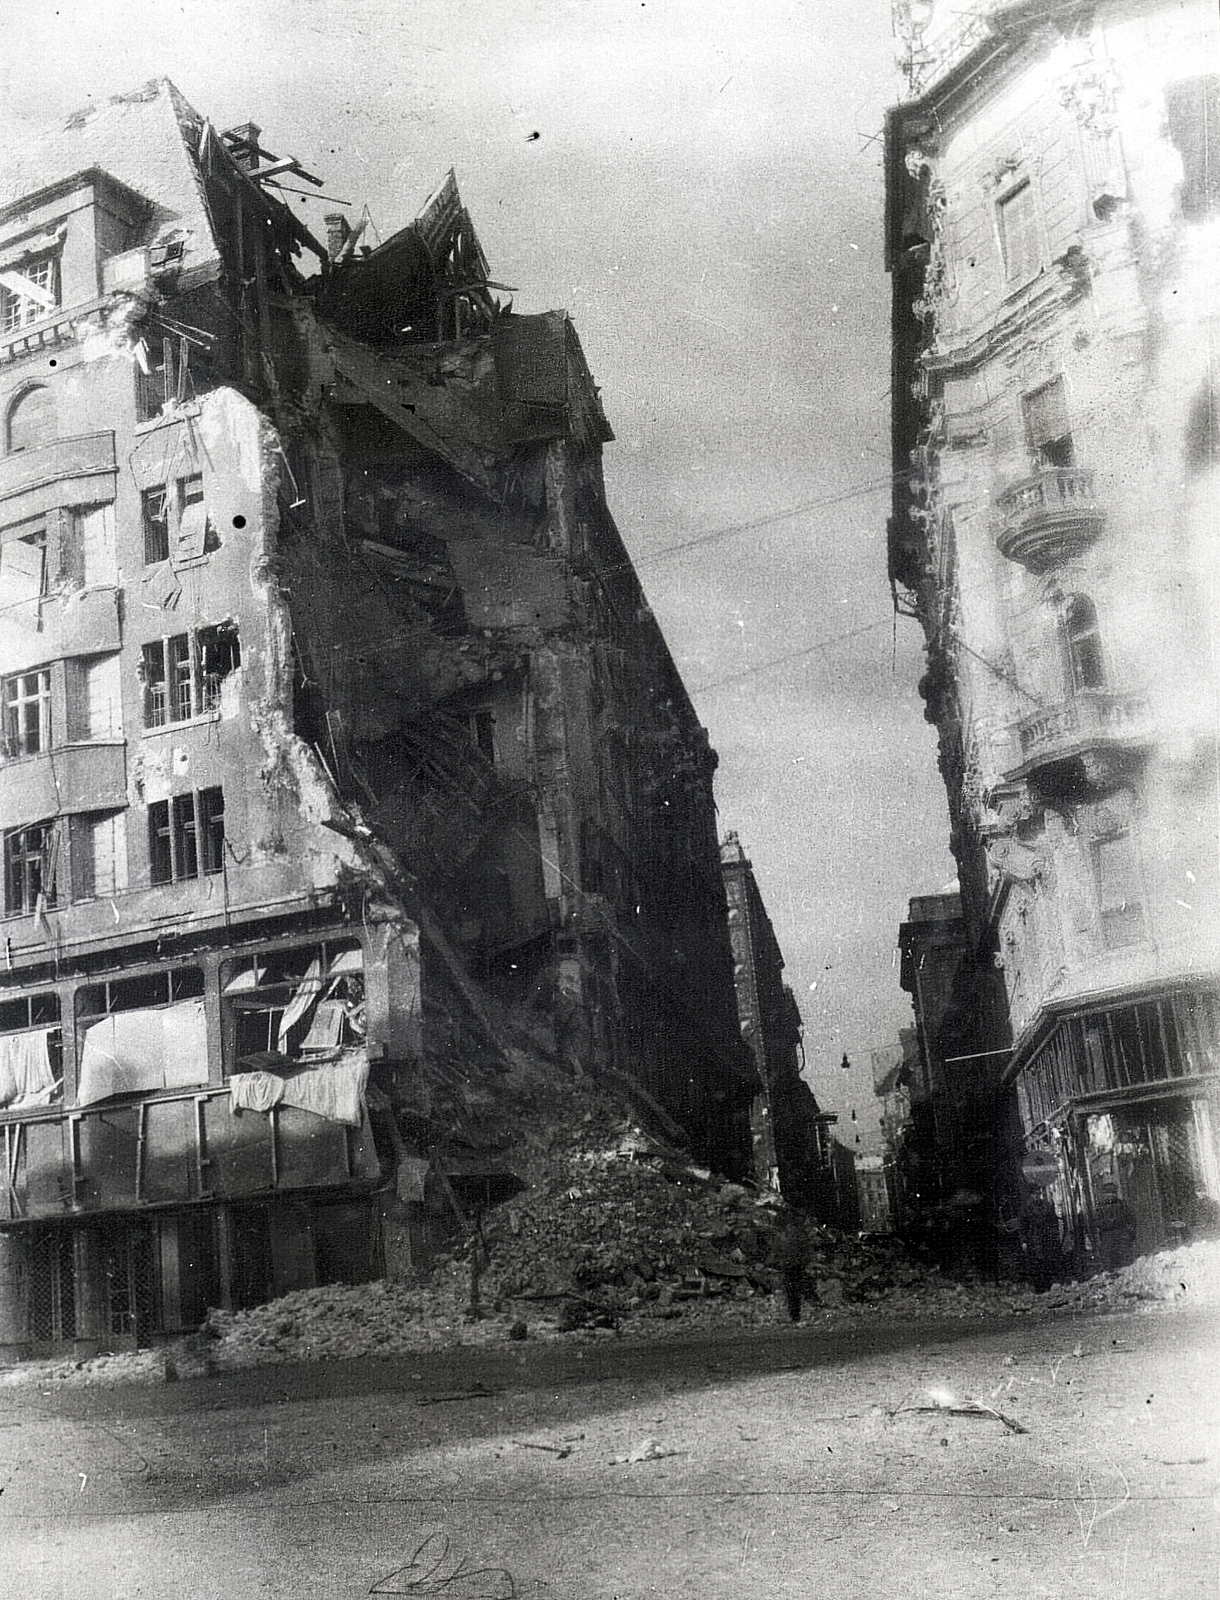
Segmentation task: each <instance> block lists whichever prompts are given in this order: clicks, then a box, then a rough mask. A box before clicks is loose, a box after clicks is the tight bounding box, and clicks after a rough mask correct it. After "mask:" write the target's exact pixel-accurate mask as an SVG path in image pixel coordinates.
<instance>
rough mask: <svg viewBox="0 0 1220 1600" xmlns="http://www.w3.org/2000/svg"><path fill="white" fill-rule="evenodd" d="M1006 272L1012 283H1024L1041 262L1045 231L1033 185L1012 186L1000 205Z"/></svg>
mask: <svg viewBox="0 0 1220 1600" xmlns="http://www.w3.org/2000/svg"><path fill="white" fill-rule="evenodd" d="M997 214H998V218H999V225H1000V248H1001V250H1002V252H1003V256H1004V273H1005V276H1006V277H1007V278H1008V281H1009V282H1010V283H1024V282H1025V280H1026V279H1027V278H1032V277H1033V275H1034V273H1035V272H1037V271H1038V268H1039V267H1040V266H1041V265H1042V233H1041V228H1040V226H1039V223H1038V206H1037V201H1036V198H1035V196H1034V189H1033V185H1032V184H1031V183H1030V181H1029V179H1028V178H1026V180H1025V181H1024V183H1020V184H1018V185H1017V187H1016V188H1015V189H1011V190H1010V191H1009V192H1008V194H1006V195H1005V196H1004V197H1003V199H1002V200H1001V201H1000V203H999V206H998V207H997Z"/></svg>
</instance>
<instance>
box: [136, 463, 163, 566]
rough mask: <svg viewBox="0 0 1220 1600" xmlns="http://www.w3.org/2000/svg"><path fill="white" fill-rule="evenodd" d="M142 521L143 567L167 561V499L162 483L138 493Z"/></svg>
mask: <svg viewBox="0 0 1220 1600" xmlns="http://www.w3.org/2000/svg"><path fill="white" fill-rule="evenodd" d="M140 514H141V516H142V518H143V521H144V565H145V566H146V567H151V566H153V565H154V564H155V563H156V562H158V561H168V560H169V497H168V495H167V493H166V488H165V485H164V484H163V483H159V484H156V485H155V486H154V487H153V488H151V489H144V490H142V491H141V493H140Z"/></svg>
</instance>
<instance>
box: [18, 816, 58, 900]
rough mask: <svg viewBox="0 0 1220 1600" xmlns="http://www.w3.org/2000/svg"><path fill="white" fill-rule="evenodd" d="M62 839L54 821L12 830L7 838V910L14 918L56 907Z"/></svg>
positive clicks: (35, 823) (33, 823) (34, 823)
mask: <svg viewBox="0 0 1220 1600" xmlns="http://www.w3.org/2000/svg"><path fill="white" fill-rule="evenodd" d="M58 844H59V835H58V833H57V831H56V828H55V823H54V822H53V821H47V822H32V823H30V824H28V825H27V826H26V827H24V828H10V829H9V831H8V832H7V833H6V834H5V835H4V910H5V914H6V915H7V916H10V917H17V916H22V915H24V914H27V913H29V912H31V911H37V910H38V908H39V902H40V901H41V903H42V904H43V905H46V906H53V905H54V904H55V867H56V857H57V855H58Z"/></svg>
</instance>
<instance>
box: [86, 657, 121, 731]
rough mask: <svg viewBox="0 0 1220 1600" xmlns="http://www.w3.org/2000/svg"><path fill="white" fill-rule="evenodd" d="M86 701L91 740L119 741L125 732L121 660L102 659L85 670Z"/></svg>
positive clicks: (93, 662) (115, 658)
mask: <svg viewBox="0 0 1220 1600" xmlns="http://www.w3.org/2000/svg"><path fill="white" fill-rule="evenodd" d="M85 701H86V707H87V717H88V730H89V732H88V737H89V738H90V739H117V738H119V737H120V736H121V734H122V731H123V713H122V702H121V698H120V688H119V657H118V655H112V656H99V657H98V658H97V659H96V660H94V661H90V662H89V664H88V666H87V667H86V668H85Z"/></svg>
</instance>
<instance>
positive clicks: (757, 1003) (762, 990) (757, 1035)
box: [720, 833, 838, 1222]
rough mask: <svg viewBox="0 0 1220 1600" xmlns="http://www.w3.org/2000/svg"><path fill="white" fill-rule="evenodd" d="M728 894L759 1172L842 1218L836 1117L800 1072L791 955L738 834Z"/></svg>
mask: <svg viewBox="0 0 1220 1600" xmlns="http://www.w3.org/2000/svg"><path fill="white" fill-rule="evenodd" d="M720 862H721V871H722V872H723V874H724V886H725V894H726V897H727V900H728V916H729V939H730V943H731V945H732V950H733V981H734V984H735V986H736V990H737V1014H738V1018H739V1021H740V1025H741V1035H742V1038H743V1039H744V1040H745V1041H746V1043H747V1044H748V1045H749V1047H750V1051H751V1053H752V1055H753V1058H754V1064H755V1072H756V1077H755V1095H754V1101H753V1106H752V1111H751V1129H752V1136H753V1143H754V1175H755V1177H756V1178H757V1179H758V1181H759V1182H760V1183H763V1184H766V1185H768V1186H769V1187H771V1188H776V1189H779V1190H780V1191H781V1192H782V1193H783V1195H784V1197H785V1198H786V1199H787V1200H790V1201H791V1202H793V1203H794V1204H796V1205H800V1206H803V1207H805V1208H806V1209H808V1210H811V1211H813V1212H814V1213H815V1214H816V1215H817V1216H818V1217H819V1218H820V1219H821V1220H822V1221H825V1222H835V1221H837V1220H838V1202H837V1199H836V1191H835V1187H834V1183H833V1178H832V1168H831V1144H830V1132H829V1130H830V1127H831V1125H832V1124H833V1123H834V1121H835V1118H834V1117H833V1116H826V1115H824V1114H823V1113H822V1112H821V1111H819V1109H818V1104H817V1101H816V1099H815V1098H814V1095H813V1091H812V1090H811V1089H810V1088H809V1086H808V1084H807V1083H806V1082H805V1081H804V1079H803V1078H802V1077H801V1068H802V1065H803V1063H804V1050H803V1046H802V1043H801V1033H802V1030H801V1014H800V1012H799V1010H798V1009H797V1004H796V998H795V996H794V995H793V993H792V990H791V989H790V988H789V987H788V986H787V984H785V983H784V981H783V971H784V958H783V955H782V954H781V952H780V948H779V941H778V940H777V939H776V937H775V930H774V928H773V927H772V925H771V918H770V917H769V916H768V915H767V908H766V906H765V905H764V904H763V898H762V893H761V891H760V890H759V887H758V880H757V879H756V878H755V876H754V869H753V867H752V865H751V863H750V861H749V860H748V858H747V856H746V853H745V851H744V849H743V848H742V845H741V841H740V840H739V839H738V837H737V835H736V834H735V833H730V834H728V835H727V836H726V838H725V840H724V842H723V844H722V845H721V847H720Z"/></svg>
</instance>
